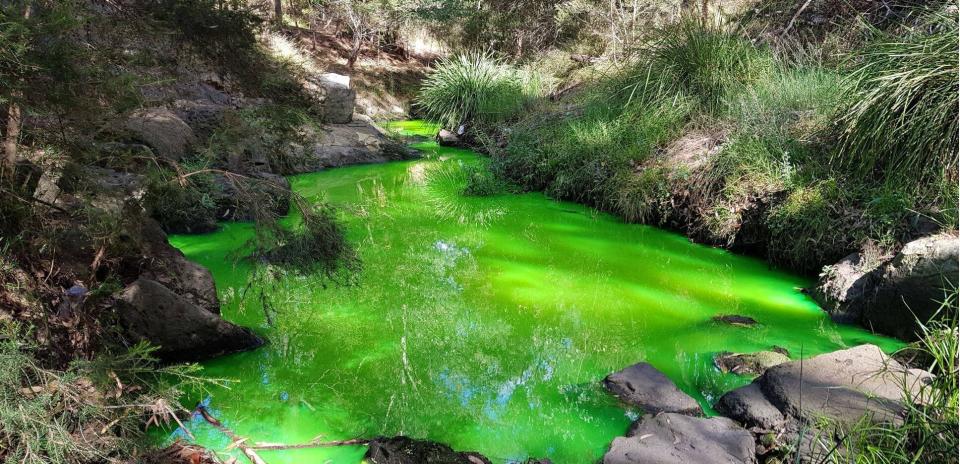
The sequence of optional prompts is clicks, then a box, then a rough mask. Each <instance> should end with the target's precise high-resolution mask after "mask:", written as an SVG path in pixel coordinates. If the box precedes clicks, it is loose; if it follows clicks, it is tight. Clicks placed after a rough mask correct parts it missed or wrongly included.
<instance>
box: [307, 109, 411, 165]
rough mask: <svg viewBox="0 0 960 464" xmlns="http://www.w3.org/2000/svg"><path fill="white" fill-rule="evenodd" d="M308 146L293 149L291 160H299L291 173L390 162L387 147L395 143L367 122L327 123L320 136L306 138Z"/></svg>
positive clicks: (314, 135)
mask: <svg viewBox="0 0 960 464" xmlns="http://www.w3.org/2000/svg"><path fill="white" fill-rule="evenodd" d="M305 139H306V140H308V141H310V142H308V145H306V146H296V147H292V149H293V150H294V151H298V152H299V153H294V154H292V155H291V156H290V158H291V159H296V160H299V162H298V163H297V165H296V166H292V168H291V171H292V172H291V173H301V172H314V171H320V170H323V169H327V168H333V167H339V166H346V165H351V164H367V163H383V162H386V161H389V160H390V157H389V156H388V155H387V153H386V148H387V147H388V145H390V144H392V142H391V141H390V140H389V139H388V138H387V137H386V135H385V134H384V133H383V132H382V131H381V130H380V129H379V128H378V127H377V126H376V125H373V124H370V123H367V122H364V121H357V122H352V123H349V124H327V125H324V126H323V127H322V129H321V131H320V132H319V133H316V134H310V133H308V134H307V135H306V136H305Z"/></svg>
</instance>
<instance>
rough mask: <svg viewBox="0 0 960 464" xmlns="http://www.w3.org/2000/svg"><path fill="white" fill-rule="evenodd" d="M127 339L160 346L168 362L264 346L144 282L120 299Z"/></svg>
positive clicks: (243, 330) (158, 286)
mask: <svg viewBox="0 0 960 464" xmlns="http://www.w3.org/2000/svg"><path fill="white" fill-rule="evenodd" d="M117 317H118V319H119V321H120V324H121V326H122V327H123V328H124V330H125V334H126V336H128V337H130V338H131V339H133V340H147V341H149V342H150V343H151V344H153V345H156V346H158V347H159V348H158V350H157V356H158V357H160V359H162V360H164V361H168V362H189V361H200V360H204V359H209V358H213V357H216V356H220V355H224V354H229V353H234V352H238V351H245V350H250V349H253V348H256V347H258V346H260V345H262V344H263V340H262V339H261V338H260V337H258V336H257V335H255V334H254V333H253V332H251V331H250V329H247V328H244V327H240V326H237V325H234V324H232V323H230V322H227V321H225V320H223V319H221V318H220V316H218V315H216V314H213V313H211V312H210V311H207V310H206V309H203V308H200V307H199V306H197V305H194V304H193V303H191V302H190V301H189V300H187V299H186V298H183V297H181V296H180V295H177V294H176V293H174V292H173V291H171V290H170V289H168V288H167V287H165V286H163V285H162V284H160V283H159V282H156V281H154V280H150V279H145V278H140V279H137V281H136V282H134V283H132V284H130V285H128V286H127V288H125V289H124V290H123V291H122V292H121V293H120V294H119V295H118V298H117Z"/></svg>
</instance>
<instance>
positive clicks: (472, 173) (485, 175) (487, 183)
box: [463, 163, 513, 197]
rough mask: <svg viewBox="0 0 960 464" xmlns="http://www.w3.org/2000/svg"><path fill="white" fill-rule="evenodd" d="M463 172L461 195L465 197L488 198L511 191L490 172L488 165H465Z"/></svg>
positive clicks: (506, 184) (508, 186) (505, 183)
mask: <svg viewBox="0 0 960 464" xmlns="http://www.w3.org/2000/svg"><path fill="white" fill-rule="evenodd" d="M463 171H464V175H465V176H466V186H465V187H464V188H463V194H464V195H466V196H474V197H488V196H492V195H500V194H502V193H507V192H510V191H511V190H513V188H512V186H511V185H510V184H509V183H508V182H506V181H504V180H503V179H502V178H501V177H499V176H497V175H496V174H495V173H494V172H493V171H492V170H490V166H489V165H488V163H477V164H466V165H464V166H463Z"/></svg>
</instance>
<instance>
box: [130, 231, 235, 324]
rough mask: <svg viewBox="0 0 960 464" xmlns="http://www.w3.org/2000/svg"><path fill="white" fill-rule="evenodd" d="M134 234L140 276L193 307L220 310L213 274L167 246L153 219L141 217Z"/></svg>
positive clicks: (212, 310)
mask: <svg viewBox="0 0 960 464" xmlns="http://www.w3.org/2000/svg"><path fill="white" fill-rule="evenodd" d="M138 238H139V242H140V254H141V261H142V263H141V265H140V267H141V269H140V276H141V277H144V278H146V279H150V280H152V281H155V282H158V283H160V284H162V285H163V286H164V287H167V288H168V289H170V290H172V291H174V292H175V293H177V294H178V295H180V297H181V298H184V299H186V300H187V301H189V302H190V303H192V304H193V305H196V306H197V307H200V308H203V309H205V310H206V311H208V312H210V313H212V314H220V302H219V300H218V299H217V287H216V284H215V283H214V280H213V275H211V274H210V271H208V270H207V268H205V267H203V266H201V265H199V264H197V263H194V262H193V261H190V260H188V259H187V257H186V256H184V255H183V253H182V252H181V251H180V250H178V249H176V248H174V247H173V246H171V245H170V243H169V242H168V241H167V234H165V233H164V232H163V229H161V228H160V224H158V223H157V221H154V220H153V219H149V218H144V220H143V223H142V224H141V225H140V234H139V237H138Z"/></svg>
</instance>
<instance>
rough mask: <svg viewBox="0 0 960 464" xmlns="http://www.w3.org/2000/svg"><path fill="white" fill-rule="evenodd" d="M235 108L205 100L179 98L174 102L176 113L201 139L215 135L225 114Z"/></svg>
mask: <svg viewBox="0 0 960 464" xmlns="http://www.w3.org/2000/svg"><path fill="white" fill-rule="evenodd" d="M233 109H234V107H233V106H232V105H228V104H223V103H213V102H210V101H204V100H199V101H198V100H177V101H175V102H174V103H173V110H174V112H175V113H176V115H177V116H179V117H180V119H182V120H183V122H185V123H186V124H187V125H188V126H190V128H191V129H192V130H193V133H194V134H195V135H196V136H197V137H198V138H199V139H201V140H206V139H207V138H209V137H210V136H211V135H213V133H214V132H215V131H216V130H217V129H218V128H219V127H220V124H221V123H222V122H223V118H224V115H225V114H226V113H227V112H229V111H232V110H233Z"/></svg>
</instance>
